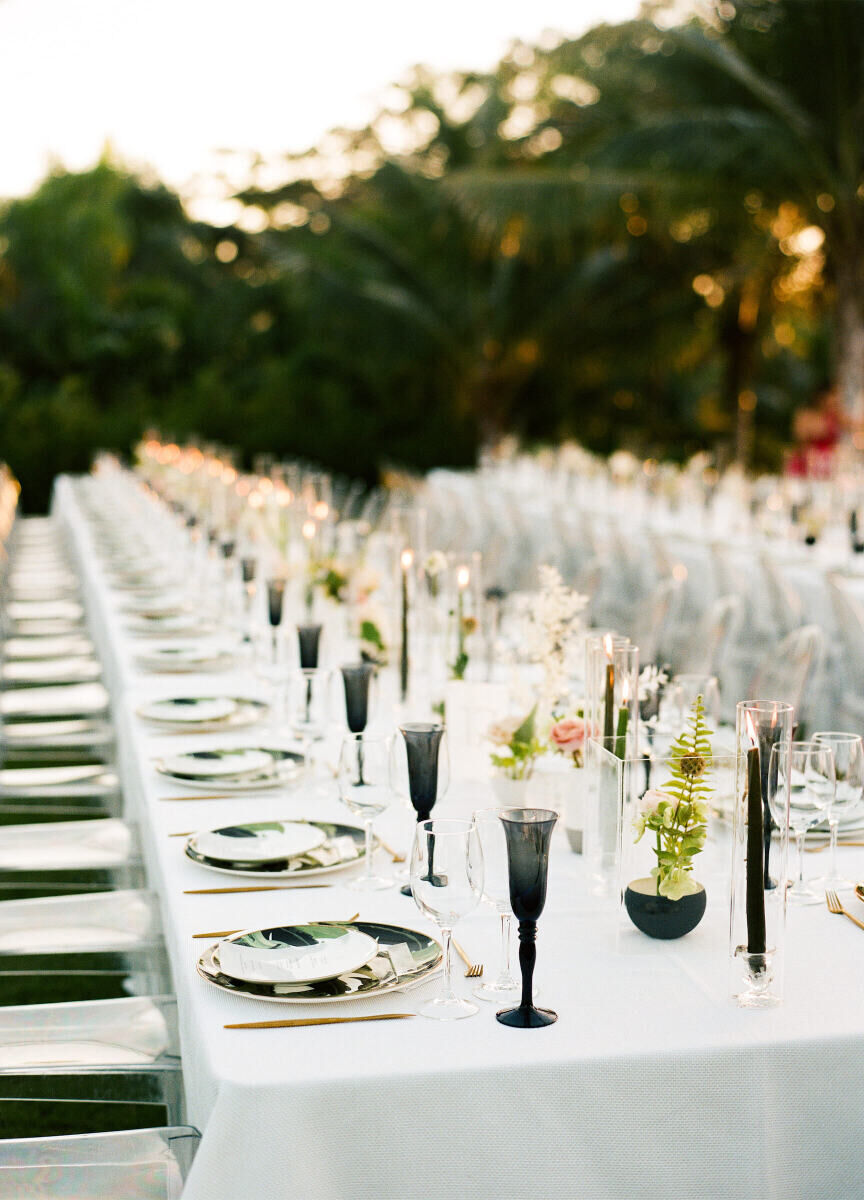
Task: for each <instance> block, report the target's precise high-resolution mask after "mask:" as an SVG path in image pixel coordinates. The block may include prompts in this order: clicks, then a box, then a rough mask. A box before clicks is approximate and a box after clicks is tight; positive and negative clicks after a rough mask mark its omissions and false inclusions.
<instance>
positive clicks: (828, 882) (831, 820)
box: [813, 731, 864, 892]
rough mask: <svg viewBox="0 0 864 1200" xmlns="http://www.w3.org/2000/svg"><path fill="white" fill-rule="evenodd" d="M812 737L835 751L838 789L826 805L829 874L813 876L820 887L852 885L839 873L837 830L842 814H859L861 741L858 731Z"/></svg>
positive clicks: (863, 790) (863, 782) (863, 792)
mask: <svg viewBox="0 0 864 1200" xmlns="http://www.w3.org/2000/svg"><path fill="white" fill-rule="evenodd" d="M813 741H814V742H818V743H819V744H820V745H823V746H830V748H831V750H832V751H833V753H834V770H835V772H836V776H837V789H836V791H835V793H834V798H833V801H832V803H831V806H830V808H829V809H828V829H829V832H830V835H831V850H830V855H831V861H830V864H829V867H828V874H827V875H822V876H820V877H819V878H818V879H814V880H813V884H814V886H816V887H819V888H821V889H823V890H827V889H828V888H832V889H833V890H834V891H835V892H836V891H838V890H839V889H841V888H852V887H854V886H855V881H854V880H852V879H847V878H845V877H844V876H842V875H841V874H840V872H839V870H838V868H837V834H838V831H839V828H840V821H841V820H842V819H843V817H855V816H860V815H861V807H862V805H861V800H862V796H864V744H862V740H861V738H860V736H859V735H858V734H857V733H841V732H833V731H832V732H828V733H814V734H813Z"/></svg>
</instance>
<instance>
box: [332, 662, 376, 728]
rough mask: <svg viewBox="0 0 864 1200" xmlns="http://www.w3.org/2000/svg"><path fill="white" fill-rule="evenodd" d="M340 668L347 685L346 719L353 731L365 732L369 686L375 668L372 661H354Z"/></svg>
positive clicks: (367, 716) (343, 680)
mask: <svg viewBox="0 0 864 1200" xmlns="http://www.w3.org/2000/svg"><path fill="white" fill-rule="evenodd" d="M340 669H341V671H342V682H343V683H344V685H345V720H346V722H347V724H348V728H349V729H350V730H351V732H352V733H363V731H364V730H365V728H366V726H367V725H368V724H369V686H370V684H371V683H372V676H373V675H374V674H375V668H374V667H373V666H372V664H371V663H352V664H350V665H349V666H346V667H342V668H340Z"/></svg>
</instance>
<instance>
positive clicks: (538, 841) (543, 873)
mask: <svg viewBox="0 0 864 1200" xmlns="http://www.w3.org/2000/svg"><path fill="white" fill-rule="evenodd" d="M499 816H500V818H501V823H502V824H503V826H504V836H505V838H506V840H507V865H508V869H509V873H510V905H511V907H512V909H513V915H514V916H515V917H516V918H517V920H518V921H519V968H520V970H521V972H522V1000H521V1002H520V1004H518V1005H517V1007H516V1008H509V1009H504V1010H502V1011H501V1012H499V1013H496V1019H497V1020H498V1021H500V1022H501V1024H502V1025H509V1026H510V1027H511V1028H513V1029H541V1028H542V1027H543V1026H544V1025H552V1024H553V1023H554V1022H555V1021H557V1020H558V1014H557V1013H554V1012H552V1011H551V1010H550V1009H546V1008H535V1006H534V1000H533V984H534V963H535V961H536V958H537V947H536V946H535V944H534V943H535V941H536V939H537V920H538V918H539V916H540V914H541V913H542V912H543V907H544V905H545V903H546V880H547V876H548V873H549V842H550V839H551V837H552V830H553V829H554V827H555V822H556V821H557V820H558V814H557V813H554V812H552V811H550V810H549V809H545V808H507V809H504V811H503V812H501V813H499Z"/></svg>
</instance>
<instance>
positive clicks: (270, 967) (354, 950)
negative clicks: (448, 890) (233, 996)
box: [219, 921, 378, 983]
mask: <svg viewBox="0 0 864 1200" xmlns="http://www.w3.org/2000/svg"><path fill="white" fill-rule="evenodd" d="M377 953H378V942H377V941H376V939H375V938H373V937H370V936H369V934H368V933H361V932H360V930H359V929H354V928H353V927H352V926H350V925H335V924H330V923H329V922H326V921H325V922H323V923H321V924H315V925H280V926H276V927H274V928H268V929H247V930H245V931H243V932H242V933H235V934H233V935H232V936H231V937H229V938H225V939H224V940H223V941H221V942H220V943H219V965H220V967H221V969H222V970H223V971H224V972H225V974H226V975H230V976H231V978H232V979H242V980H245V981H246V982H248V983H318V982H319V981H320V980H322V979H333V978H334V977H335V976H337V975H345V974H348V973H350V972H352V971H359V970H360V968H361V967H365V966H366V964H367V963H368V962H371V961H372V959H373V958H374V957H375V955H376V954H377Z"/></svg>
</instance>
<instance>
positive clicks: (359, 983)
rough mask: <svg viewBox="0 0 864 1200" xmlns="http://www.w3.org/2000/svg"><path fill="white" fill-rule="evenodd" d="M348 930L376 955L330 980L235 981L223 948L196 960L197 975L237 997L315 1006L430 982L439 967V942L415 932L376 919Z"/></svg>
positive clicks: (355, 923)
mask: <svg viewBox="0 0 864 1200" xmlns="http://www.w3.org/2000/svg"><path fill="white" fill-rule="evenodd" d="M345 927H346V928H354V929H357V930H358V931H359V932H360V933H364V934H367V935H368V936H369V937H370V938H372V939H374V940H375V941H376V942H377V944H378V953H377V954H376V955H375V956H374V957H373V958H372V959H370V960H369V961H368V962H367V963H366V965H365V966H362V967H358V968H357V969H355V970H353V971H346V972H343V974H341V975H337V976H334V977H332V978H327V979H320V980H315V981H310V982H308V983H253V982H251V981H249V980H242V979H235V978H233V977H232V976H230V975H228V974H227V973H226V972H225V970H223V968H222V963H221V960H220V957H219V951H220V948H221V945H220V944H214V945H212V946H210V947H209V948H208V949H207V950H205V951H204V953H203V954H202V955H201V957H200V958H199V959H198V964H197V969H198V974H199V975H200V976H201V978H202V979H204V980H206V981H207V982H208V983H211V984H213V986H214V987H217V988H219V989H220V990H222V991H224V992H231V993H233V994H234V995H239V996H248V997H249V998H250V999H255V1000H267V1001H272V1002H274V1003H277V1004H316V1005H317V1004H335V1003H338V1002H340V1001H346V1000H355V999H362V998H364V997H366V996H369V997H371V996H380V995H383V994H385V993H386V992H392V991H396V990H398V989H400V988H405V987H408V986H409V985H414V984H416V983H419V982H420V981H421V980H424V979H428V978H429V977H430V976H431V975H433V974H434V972H435V971H437V970H438V968H439V966H440V964H441V959H442V950H441V945H440V943H439V942H437V941H435V939H434V938H431V937H429V935H428V934H426V933H420V932H418V931H417V930H416V929H407V928H405V927H404V926H401V925H385V924H383V923H379V922H373V921H352V922H351V923H350V925H348V926H345Z"/></svg>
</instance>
